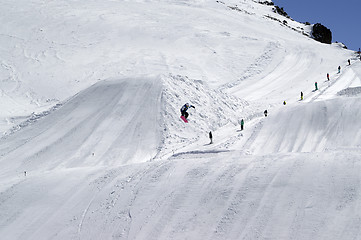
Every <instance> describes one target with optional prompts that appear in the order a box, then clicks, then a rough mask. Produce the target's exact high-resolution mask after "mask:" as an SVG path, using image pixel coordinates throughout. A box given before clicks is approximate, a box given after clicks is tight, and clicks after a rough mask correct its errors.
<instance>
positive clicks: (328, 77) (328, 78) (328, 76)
mask: <svg viewBox="0 0 361 240" xmlns="http://www.w3.org/2000/svg"><path fill="white" fill-rule="evenodd" d="M327 80H328V81H330V74H328V73H327Z"/></svg>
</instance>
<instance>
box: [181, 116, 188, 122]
mask: <svg viewBox="0 0 361 240" xmlns="http://www.w3.org/2000/svg"><path fill="white" fill-rule="evenodd" d="M180 118H181V119H182V120H183V121H184V122H185V123H187V122H188V120H187V119H186V118H185V117H184V116H181V117H180Z"/></svg>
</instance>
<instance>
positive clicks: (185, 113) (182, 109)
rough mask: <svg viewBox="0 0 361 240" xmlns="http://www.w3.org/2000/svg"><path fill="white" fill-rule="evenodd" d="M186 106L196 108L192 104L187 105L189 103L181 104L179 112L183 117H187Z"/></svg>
mask: <svg viewBox="0 0 361 240" xmlns="http://www.w3.org/2000/svg"><path fill="white" fill-rule="evenodd" d="M188 108H196V107H195V106H192V105H189V103H186V104H184V105H183V107H182V108H181V109H180V111H181V113H182V116H184V117H185V119H187V118H188V115H189V114H188V113H187V110H188Z"/></svg>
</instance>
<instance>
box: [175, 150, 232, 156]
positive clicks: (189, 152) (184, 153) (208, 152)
mask: <svg viewBox="0 0 361 240" xmlns="http://www.w3.org/2000/svg"><path fill="white" fill-rule="evenodd" d="M224 152H231V151H230V150H206V151H200V150H196V151H188V152H180V153H175V154H173V155H172V157H179V156H182V155H198V154H217V153H224Z"/></svg>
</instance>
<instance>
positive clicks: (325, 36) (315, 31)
mask: <svg viewBox="0 0 361 240" xmlns="http://www.w3.org/2000/svg"><path fill="white" fill-rule="evenodd" d="M312 37H313V39H315V40H316V41H319V42H322V43H328V44H331V42H332V32H331V30H330V29H328V28H327V27H325V26H323V25H322V24H321V23H316V24H315V25H313V28H312Z"/></svg>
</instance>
